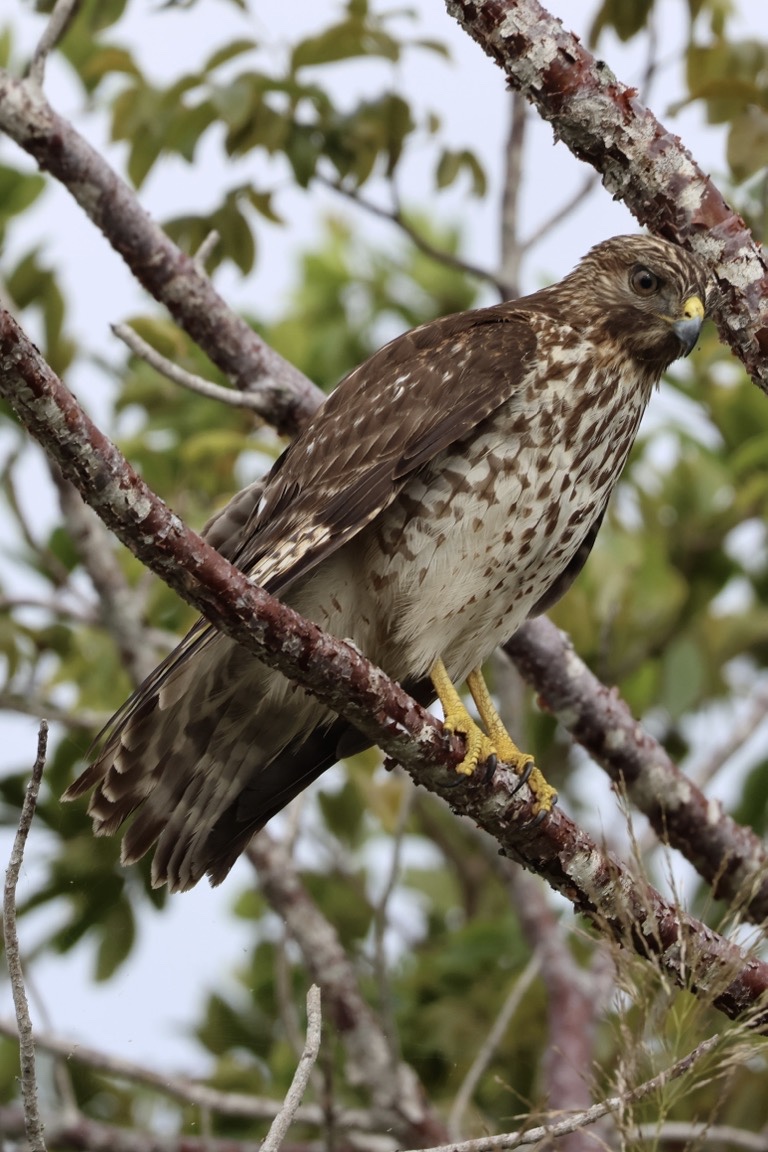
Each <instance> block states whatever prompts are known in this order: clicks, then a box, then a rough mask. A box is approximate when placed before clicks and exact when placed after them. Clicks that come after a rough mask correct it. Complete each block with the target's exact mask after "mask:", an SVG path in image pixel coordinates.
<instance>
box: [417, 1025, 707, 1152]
mask: <svg viewBox="0 0 768 1152" xmlns="http://www.w3.org/2000/svg"><path fill="white" fill-rule="evenodd" d="M721 1042H722V1037H720V1036H711V1037H710V1038H709V1040H704V1041H703V1042H702V1043H701V1044H699V1045H697V1047H696V1048H694V1049H693V1051H692V1052H689V1053H688V1055H687V1056H684V1057H683V1058H682V1059H681V1060H678V1061H677V1062H676V1063H675V1064H672V1065H671V1066H670V1067H669V1068H665V1069H664V1071H663V1072H659V1074H658V1075H657V1076H654V1077H652V1078H651V1079H650V1080H646V1081H645V1082H644V1083H643V1084H639V1085H638V1086H637V1088H633V1089H631V1090H630V1091H629V1092H627V1093H625V1094H624V1095H623V1096H611V1097H610V1098H609V1099H608V1100H603V1101H602V1102H601V1103H600V1104H593V1105H592V1107H591V1108H585V1109H584V1111H583V1112H577V1113H576V1114H575V1115H574V1116H569V1117H568V1119H567V1120H560V1121H559V1122H558V1123H556V1124H541V1125H539V1126H538V1127H536V1128H527V1129H524V1130H521V1131H519V1132H505V1133H504V1134H502V1135H500V1136H481V1137H479V1138H478V1139H477V1140H465V1141H463V1142H462V1143H454V1144H445V1145H443V1146H441V1147H436V1148H430V1149H429V1152H501V1150H502V1149H505V1148H518V1147H520V1146H522V1145H525V1144H538V1143H539V1142H540V1141H544V1140H552V1139H555V1138H556V1137H559V1136H567V1135H568V1133H570V1132H576V1131H578V1130H579V1129H580V1128H584V1127H585V1126H586V1125H588V1124H594V1123H595V1121H596V1120H600V1119H601V1118H602V1117H603V1116H608V1115H609V1114H610V1113H612V1112H616V1111H619V1110H620V1109H623V1108H626V1106H627V1105H628V1104H637V1103H639V1102H640V1101H641V1100H645V1099H647V1097H648V1096H652V1095H653V1094H654V1092H658V1091H659V1089H660V1088H663V1087H664V1086H665V1085H667V1084H669V1083H671V1081H673V1080H677V1079H679V1078H680V1077H681V1076H685V1075H686V1074H687V1073H688V1072H690V1071H691V1069H692V1068H694V1067H695V1066H696V1065H697V1064H698V1063H699V1062H700V1061H701V1060H702V1059H703V1058H704V1057H705V1056H708V1055H709V1054H710V1052H712V1051H713V1050H714V1049H715V1048H716V1047H717V1045H718V1044H719V1043H721ZM410 1152H418V1150H417V1149H412V1150H410Z"/></svg>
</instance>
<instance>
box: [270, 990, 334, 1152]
mask: <svg viewBox="0 0 768 1152" xmlns="http://www.w3.org/2000/svg"><path fill="white" fill-rule="evenodd" d="M321 1034H322V1017H321V1015H320V989H319V988H318V987H317V985H316V984H313V985H312V987H311V988H310V990H309V992H307V1038H306V1040H305V1042H304V1051H303V1052H302V1054H301V1056H300V1058H299V1063H298V1064H297V1066H296V1071H295V1072H294V1074H293V1080H292V1081H291V1086H290V1088H289V1089H288V1092H287V1093H286V1097H285V1102H284V1103H283V1106H282V1108H281V1109H280V1111H279V1112H278V1114H277V1116H275V1118H274V1120H273V1121H272V1123H271V1125H270V1128H269V1132H268V1133H267V1135H266V1136H265V1137H264V1143H263V1144H262V1145H261V1152H278V1150H279V1148H280V1146H281V1144H282V1143H283V1140H284V1139H285V1136H286V1133H287V1131H288V1129H289V1128H290V1126H291V1124H292V1123H293V1119H294V1117H295V1115H296V1112H297V1110H298V1107H299V1105H300V1104H301V1101H302V1100H303V1098H304V1093H305V1092H306V1090H307V1084H308V1083H309V1075H310V1072H311V1071H312V1068H313V1067H314V1063H315V1061H316V1060H317V1054H318V1052H319V1051H320V1037H321Z"/></svg>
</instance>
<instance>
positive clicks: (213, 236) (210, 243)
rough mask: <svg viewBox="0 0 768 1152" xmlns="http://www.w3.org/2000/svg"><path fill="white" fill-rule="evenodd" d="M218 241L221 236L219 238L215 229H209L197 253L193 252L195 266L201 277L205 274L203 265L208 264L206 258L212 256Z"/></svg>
mask: <svg viewBox="0 0 768 1152" xmlns="http://www.w3.org/2000/svg"><path fill="white" fill-rule="evenodd" d="M219 240H221V236H219V233H218V232H217V231H216V229H215V228H211V230H210V232H209V233H208V235H207V236H206V238H205V240H203V242H202V244H201V245H200V247H199V248H198V250H197V252H195V264H196V265H197V269H198V271H199V272H200V273H201V274H202V275H204V274H205V265H206V263H207V262H208V258H209V257H210V256H211V255H213V251H214V249H215V247H216V245H217V244H218V242H219Z"/></svg>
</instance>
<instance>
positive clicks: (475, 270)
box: [315, 173, 504, 296]
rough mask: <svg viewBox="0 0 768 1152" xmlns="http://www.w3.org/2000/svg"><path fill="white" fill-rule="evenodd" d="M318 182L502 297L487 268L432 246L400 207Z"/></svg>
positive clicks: (320, 179) (326, 181)
mask: <svg viewBox="0 0 768 1152" xmlns="http://www.w3.org/2000/svg"><path fill="white" fill-rule="evenodd" d="M315 180H317V182H318V183H319V184H322V185H323V187H324V188H330V189H331V191H332V192H336V193H337V194H338V195H339V196H343V197H344V198H345V200H350V201H351V202H352V203H353V204H356V205H357V206H358V208H362V209H363V211H365V212H367V213H368V214H369V215H371V216H377V217H378V218H379V220H388V221H389V222H390V224H394V225H395V226H396V227H397V228H399V229H400V231H401V232H402V233H403V235H405V236H407V237H408V239H409V240H410V241H411V242H412V243H413V244H414V245H415V246H416V247H417V248H418V249H419V251H420V252H423V253H424V255H425V256H429V257H430V258H431V259H432V260H436V261H437V262H438V263H439V264H444V265H445V267H446V268H453V269H454V270H455V271H456V272H463V273H464V274H465V275H466V276H474V277H475V278H476V279H477V280H483V281H485V283H486V284H490V285H491V287H492V288H495V290H496V291H497V292H498V293H499V295H501V296H503V294H504V287H503V285H502V284H501V282H500V281H499V278H498V277H497V276H496V274H495V273H494V272H491V271H489V269H488V268H482V267H481V266H480V265H479V264H472V263H471V262H470V261H469V260H463V259H462V258H461V256H455V255H454V254H453V253H452V252H446V251H445V250H444V249H442V248H438V247H437V246H436V245H435V244H432V243H431V241H429V240H427V238H426V236H423V235H422V234H421V232H419V230H418V228H415V227H414V226H413V224H411V223H410V221H409V220H408V218H407V216H406V215H405V214H404V212H403V211H402V210H401V208H400V207H397V206H396V207H394V208H384V207H382V206H381V205H380V204H376V203H375V202H374V201H373V200H368V199H366V197H365V196H361V195H360V193H359V192H358V191H357V190H356V189H352V188H345V187H344V185H343V184H337V183H336V182H335V181H334V180H329V179H328V178H327V177H326V176H322V175H320V174H319V173H316V174H315Z"/></svg>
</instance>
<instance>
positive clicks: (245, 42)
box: [203, 37, 259, 73]
mask: <svg viewBox="0 0 768 1152" xmlns="http://www.w3.org/2000/svg"><path fill="white" fill-rule="evenodd" d="M258 46H259V42H258V40H251V39H249V38H245V37H244V38H242V39H240V40H232V41H230V43H229V44H225V45H224V46H223V47H222V48H217V49H216V51H215V52H212V53H211V55H210V56H209V57H208V59H207V60H206V62H205V65H204V68H203V71H204V72H206V73H208V72H215V71H216V69H217V68H219V67H221V65H222V64H227V63H228V62H229V61H230V60H234V59H236V57H238V56H242V55H243V54H244V53H245V52H252V51H253V50H254V49H256V48H258Z"/></svg>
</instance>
